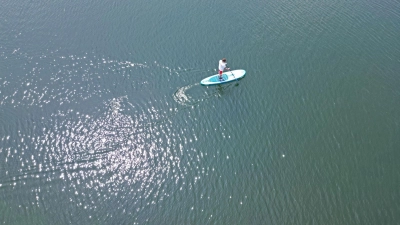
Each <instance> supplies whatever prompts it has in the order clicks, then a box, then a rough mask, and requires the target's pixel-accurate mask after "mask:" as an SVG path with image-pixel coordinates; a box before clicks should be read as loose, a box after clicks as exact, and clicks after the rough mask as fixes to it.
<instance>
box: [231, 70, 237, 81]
mask: <svg viewBox="0 0 400 225" xmlns="http://www.w3.org/2000/svg"><path fill="white" fill-rule="evenodd" d="M229 71H231V69H229ZM231 74H232V76H233V77H234V78H235V80H236V81H238V79H237V78H236V77H235V75H234V74H233V72H232V71H231Z"/></svg>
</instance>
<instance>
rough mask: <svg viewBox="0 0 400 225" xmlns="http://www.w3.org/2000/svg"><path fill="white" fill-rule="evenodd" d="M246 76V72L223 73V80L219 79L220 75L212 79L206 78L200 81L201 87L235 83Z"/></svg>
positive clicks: (211, 77)
mask: <svg viewBox="0 0 400 225" xmlns="http://www.w3.org/2000/svg"><path fill="white" fill-rule="evenodd" d="M244 75H246V71H245V70H232V71H228V72H224V73H222V78H223V79H221V80H220V79H219V75H218V74H215V75H212V76H210V77H207V78H204V79H203V80H201V81H200V84H201V85H206V86H207V85H216V84H223V83H228V82H231V81H235V80H238V79H241V78H243V77H244Z"/></svg>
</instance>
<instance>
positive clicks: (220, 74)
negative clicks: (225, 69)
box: [219, 70, 222, 79]
mask: <svg viewBox="0 0 400 225" xmlns="http://www.w3.org/2000/svg"><path fill="white" fill-rule="evenodd" d="M219 79H222V71H221V70H219Z"/></svg>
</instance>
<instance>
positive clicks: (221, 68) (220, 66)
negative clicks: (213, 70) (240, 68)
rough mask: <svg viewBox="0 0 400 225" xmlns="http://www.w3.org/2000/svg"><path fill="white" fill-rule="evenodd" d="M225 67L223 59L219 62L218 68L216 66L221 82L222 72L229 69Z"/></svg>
mask: <svg viewBox="0 0 400 225" xmlns="http://www.w3.org/2000/svg"><path fill="white" fill-rule="evenodd" d="M226 66H227V65H226V59H225V58H222V59H221V60H219V66H218V70H219V72H218V74H219V79H220V80H223V78H222V73H223V72H224V70H225V69H226V70H229V68H228V67H226Z"/></svg>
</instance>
